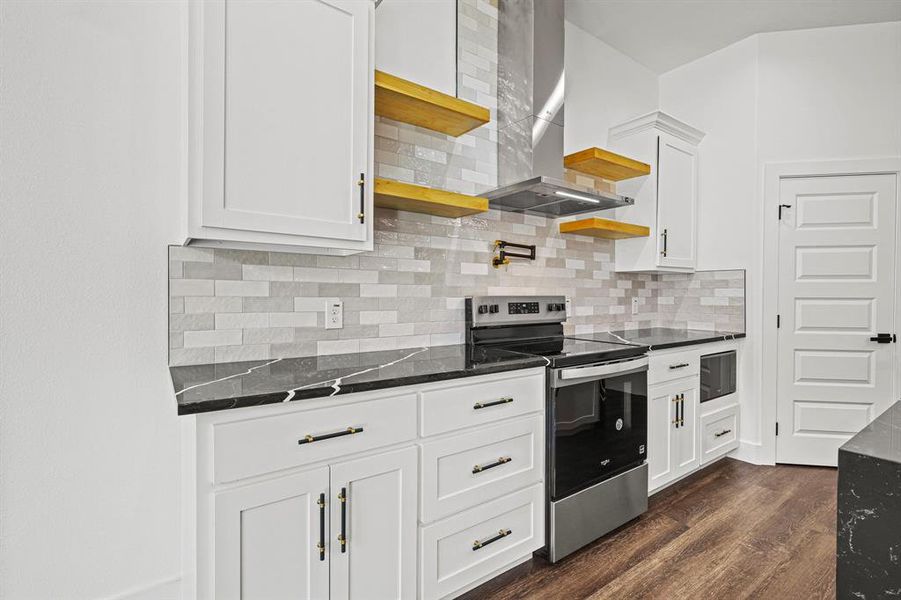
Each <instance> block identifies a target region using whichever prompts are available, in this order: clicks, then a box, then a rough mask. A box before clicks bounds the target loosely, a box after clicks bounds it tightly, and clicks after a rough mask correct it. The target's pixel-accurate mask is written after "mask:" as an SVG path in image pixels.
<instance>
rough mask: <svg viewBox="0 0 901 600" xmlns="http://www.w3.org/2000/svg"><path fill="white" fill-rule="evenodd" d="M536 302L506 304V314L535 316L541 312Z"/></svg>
mask: <svg viewBox="0 0 901 600" xmlns="http://www.w3.org/2000/svg"><path fill="white" fill-rule="evenodd" d="M540 306H541V305H540V304H539V303H538V302H508V303H507V312H508V313H510V314H511V315H537V314H538V313H540V312H541V309H540V308H539V307H540Z"/></svg>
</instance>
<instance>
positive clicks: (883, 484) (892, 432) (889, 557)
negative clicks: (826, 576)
mask: <svg viewBox="0 0 901 600" xmlns="http://www.w3.org/2000/svg"><path fill="white" fill-rule="evenodd" d="M837 538H838V542H837V547H836V555H837V556H836V597H837V598H861V599H863V600H867V599H869V598H874V599H875V598H895V597H898V596H901V402H896V403H895V404H893V405H892V406H891V407H890V408H889V409H888V410H886V411H885V412H883V413H882V414H881V415H879V416H878V417H876V419H875V420H874V421H873V422H872V423H870V424H869V425H867V426H866V427H864V428H863V429H862V430H861V432H860V433H858V434H857V435H855V436H854V437H853V438H851V439H850V440H848V441H847V442H846V443H845V444H844V445H843V446H842V447H841V448H839V451H838V536H837Z"/></svg>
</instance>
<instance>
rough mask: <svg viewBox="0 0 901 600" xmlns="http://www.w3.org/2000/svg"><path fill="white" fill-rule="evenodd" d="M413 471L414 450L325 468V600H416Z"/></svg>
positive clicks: (414, 465) (415, 461) (415, 521)
mask: <svg viewBox="0 0 901 600" xmlns="http://www.w3.org/2000/svg"><path fill="white" fill-rule="evenodd" d="M417 469H418V465H417V452H416V448H405V449H403V450H399V451H397V452H388V453H385V454H378V455H375V456H368V457H365V458H359V459H356V460H352V461H349V462H345V463H340V464H337V465H334V466H332V467H331V492H332V502H331V509H330V511H329V517H330V522H331V528H330V529H331V534H332V535H331V540H332V541H331V546H330V547H331V551H330V553H329V554H330V557H331V561H332V565H331V593H330V596H329V597H330V598H333V599H340V600H343V599H359V600H363V599H367V598H385V599H388V598H415V597H416V526H417V519H416V497H417V494H416V475H417ZM342 540H343V542H342Z"/></svg>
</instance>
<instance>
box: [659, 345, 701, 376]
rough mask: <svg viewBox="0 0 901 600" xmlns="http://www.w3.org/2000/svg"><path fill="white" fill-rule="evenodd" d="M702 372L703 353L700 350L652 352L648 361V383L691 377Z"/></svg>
mask: <svg viewBox="0 0 901 600" xmlns="http://www.w3.org/2000/svg"><path fill="white" fill-rule="evenodd" d="M700 372H701V354H700V352H699V351H698V350H687V351H684V352H667V353H666V354H656V353H654V352H651V355H650V358H649V362H648V385H653V384H655V383H662V382H664V381H672V380H673V379H679V378H681V377H691V376H693V375H697V374H698V373H700Z"/></svg>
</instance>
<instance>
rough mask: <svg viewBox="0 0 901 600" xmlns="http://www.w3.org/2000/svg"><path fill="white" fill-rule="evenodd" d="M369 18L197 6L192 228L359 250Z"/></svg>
mask: <svg viewBox="0 0 901 600" xmlns="http://www.w3.org/2000/svg"><path fill="white" fill-rule="evenodd" d="M372 10H373V8H372V3H371V2H361V1H354V0H304V1H296V2H292V1H286V0H217V1H215V2H214V1H210V2H205V3H204V4H203V15H204V16H203V19H204V60H203V81H204V89H203V98H204V100H203V102H204V105H203V114H204V122H203V135H204V180H203V188H204V189H203V210H202V215H201V224H202V225H204V226H207V227H221V228H227V229H239V230H243V231H259V232H266V233H281V234H291V235H304V236H313V237H322V238H334V239H342V240H365V237H366V231H367V229H366V226H365V225H364V224H363V223H361V219H360V218H359V217H358V213H359V212H361V200H362V201H363V204H364V205H365V203H366V202H365V201H366V193H367V191H366V188H365V187H364V186H361V185H360V184H359V182H360V180H361V178H360V174H361V173H363V174H366V173H368V171H369V168H368V164H369V143H370V142H369V130H370V126H369V123H370V120H371V114H372V106H371V103H370V98H371V97H372V93H373V92H372V85H373V84H372V81H373V71H372V62H371V60H370V45H369V44H370V27H371V16H372ZM370 184H371V182H369V181H366V182H365V185H367V186H370Z"/></svg>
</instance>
